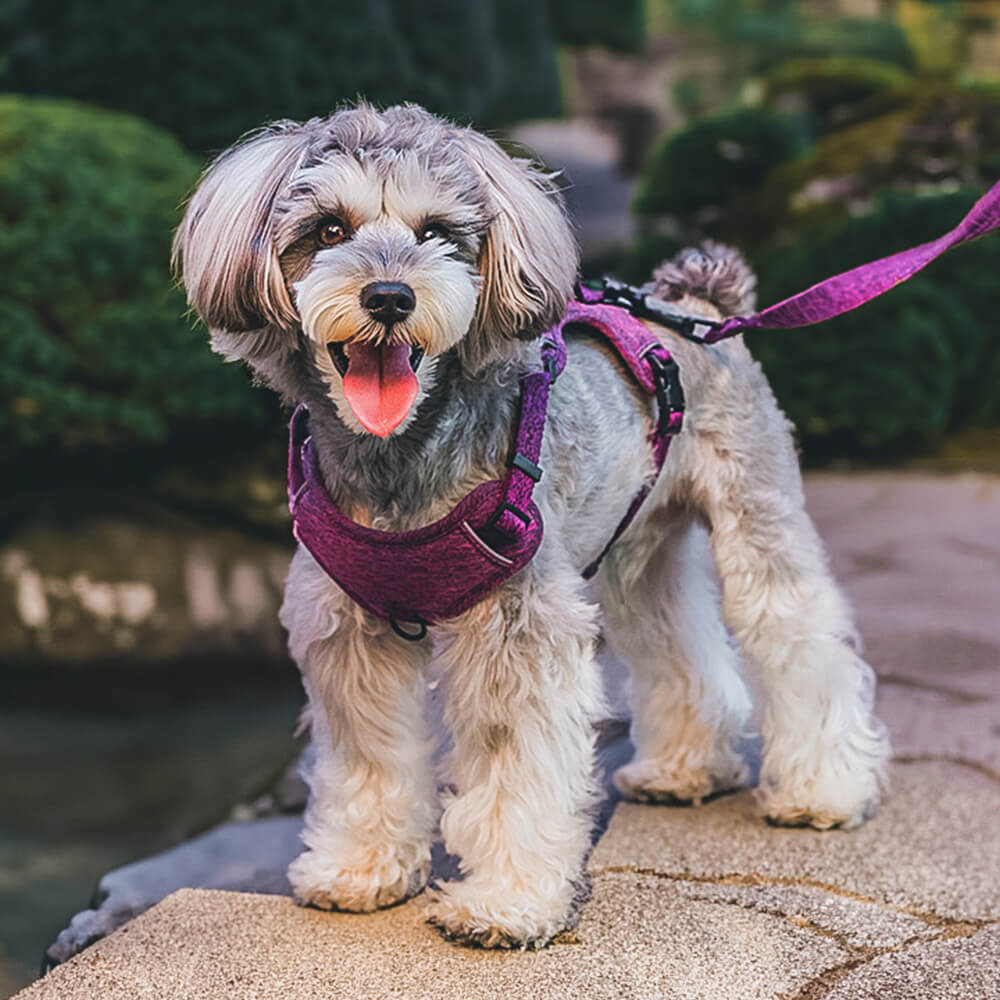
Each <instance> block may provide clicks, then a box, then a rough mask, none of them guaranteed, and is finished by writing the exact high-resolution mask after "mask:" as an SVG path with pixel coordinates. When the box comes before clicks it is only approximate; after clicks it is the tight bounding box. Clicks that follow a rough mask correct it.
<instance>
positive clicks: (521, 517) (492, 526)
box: [478, 500, 531, 548]
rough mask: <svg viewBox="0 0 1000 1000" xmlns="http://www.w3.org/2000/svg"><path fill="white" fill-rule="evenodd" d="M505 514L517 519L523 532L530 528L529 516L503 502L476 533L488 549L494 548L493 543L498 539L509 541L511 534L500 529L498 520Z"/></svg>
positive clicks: (510, 504)
mask: <svg viewBox="0 0 1000 1000" xmlns="http://www.w3.org/2000/svg"><path fill="white" fill-rule="evenodd" d="M505 513H508V514H511V515H513V516H514V517H516V518H517V520H518V521H520V522H521V523H522V524H523V525H524V528H525V530H527V529H528V528H530V527H531V515H530V514H527V513H526V512H525V511H523V510H521V508H520V507H515V506H514V504H512V503H511V502H510V501H509V500H504V502H503V503H502V504H500V506H499V507H497V509H496V510H495V511H493V513H492V514H490V518H489V520H488V521H487V522H486V523H485V524H484V525H483V527H482V528H481V529H480V531H479V532H478V535H479V537H480V538H482V540H483V541H484V542H486V544H487V545H489V546H490V548H496V545H494V544H493V543H494V542H495V541H497V540H498V539H503V540H506V541H508V542H509V541H510V538H511V533H510V532H509V531H505V530H504V529H503V528H501V527H500V518H502V517H503V516H504V514H505Z"/></svg>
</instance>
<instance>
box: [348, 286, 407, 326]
mask: <svg viewBox="0 0 1000 1000" xmlns="http://www.w3.org/2000/svg"><path fill="white" fill-rule="evenodd" d="M416 304H417V297H416V296H415V295H414V294H413V289H412V288H410V286H409V285H404V284H403V282H401V281H373V282H372V283H371V284H370V285H365V287H364V288H362V289H361V305H363V306H364V307H365V309H367V310H368V311H369V312H370V313H371V314H372V318H373V319H377V320H378V321H379V322H380V323H386V324H389V323H399V322H400V321H401V320H404V319H406V317H407V316H409V315H410V313H411V312H413V308H414V306H416Z"/></svg>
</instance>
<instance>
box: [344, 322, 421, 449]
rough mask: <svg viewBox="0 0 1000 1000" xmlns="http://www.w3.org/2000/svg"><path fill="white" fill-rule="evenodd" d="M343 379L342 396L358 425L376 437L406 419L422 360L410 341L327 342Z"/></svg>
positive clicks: (417, 384)
mask: <svg viewBox="0 0 1000 1000" xmlns="http://www.w3.org/2000/svg"><path fill="white" fill-rule="evenodd" d="M327 348H328V350H329V352H330V358H331V359H332V360H333V363H334V365H336V367H337V371H339V372H340V375H341V377H342V378H343V380H344V396H345V397H346V398H347V402H348V405H349V406H350V407H351V409H352V410H353V411H354V415H355V416H356V417H357V418H358V421H359V422H360V424H361V426H362V427H364V428H365V430H367V431H370V432H371V433H372V434H375V435H377V436H378V437H386V436H388V435H389V434H391V433H392V432H393V431H394V430H395V429H396V428H397V427H398V426H399V425H400V424H401V423H402V422H403V420H405V419H406V415H407V414H408V413H409V412H410V408H411V407H412V406H413V402H414V400H415V399H416V398H417V392H418V391H419V389H420V385H419V383H418V382H417V376H416V371H417V369H418V368H419V367H420V362H421V361H423V359H424V351H423V348H422V347H416V346H414V345H413V344H385V343H381V344H372V343H367V342H365V341H360V340H358V341H351V342H349V343H347V344H344V343H341V342H335V343H331V344H328V345H327Z"/></svg>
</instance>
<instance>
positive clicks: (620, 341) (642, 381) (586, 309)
mask: <svg viewBox="0 0 1000 1000" xmlns="http://www.w3.org/2000/svg"><path fill="white" fill-rule="evenodd" d="M603 295H604V291H603V290H595V289H592V288H588V287H587V286H586V285H577V287H576V296H577V299H578V300H579V301H575V302H570V303H569V305H568V307H567V309H566V318H565V319H564V320H563V324H562V325H563V326H568V325H571V324H573V323H579V324H582V325H585V326H589V327H594V328H596V329H597V330H598V331H599V332H600V333H601V335H602V336H603V337H604V338H605V339H606V340H608V341H609V342H610V343H611V345H612V347H614V349H615V353H616V354H617V355H618V358H619V360H621V362H622V363H623V364H624V365H625V367H626V368H627V369H628V372H629V374H630V375H631V376H632V378H633V379H634V380H635V381H636V382H637V383H638V384H639V386H640V387H641V388H642V389H644V390H645V391H646V392H647V393H648V394H649V395H650V396H655V397H656V403H657V414H656V422H655V424H654V425H653V429H652V432H651V433H650V435H649V444H650V448H651V450H652V453H653V470H652V473H651V474H650V476H649V478H648V479H647V480H646V482H645V483H644V484H643V486H642V488H641V489H640V490H639V492H638V493H637V494H636V495H635V497H634V498H633V499H632V503H631V504H630V505H629V508H628V510H627V511H626V512H625V516H624V517H623V518H622V520H621V521H620V522H619V524H618V527H617V528H616V529H615V531H614V534H612V536H611V538H610V539H608V543H607V544H606V545H605V546H604V548H603V549H602V550H601V552H600V553H599V554H598V556H597V558H595V559H594V560H593V561H592V562H591V563H590V564H589V565H588V566H587V568H586V569H585V570H584V571H583V577H584V579H585V580H589V579H590V578H591V577H592V576H593V575H594V574H595V573H596V572H597V570H598V567H599V566H600V565H601V562H602V560H603V559H604V557H605V556H606V555H607V554H608V552H609V551H610V549H611V546H612V545H614V544H615V542H616V541H618V539H619V538H620V537H621V536H622V534H624V532H625V530H626V529H627V528H628V526H629V525H630V524H631V523H632V521H633V520H634V519H635V516H636V514H638V512H639V508H640V507H641V506H642V503H643V501H644V500H645V499H646V497H647V496H648V495H649V492H650V490H651V489H652V488H653V484H654V483H655V482H656V480H657V478H658V477H659V475H660V470H661V469H662V468H663V463H664V462H665V461H666V458H667V451H668V449H669V448H670V439H671V438H672V437H673V436H674V435H675V434H678V433H679V432H680V430H681V427H682V425H683V421H684V394H683V391H682V390H681V383H680V376H679V373H678V370H677V362H676V361H674V359H673V357H672V356H671V354H670V351H669V350H668V349H667V348H666V347H665V346H664V345H663V344H662V342H661V341H660V339H659V338H658V337H657V336H656V334H655V333H653V332H652V331H651V330H650V329H649V328H648V327H647V326H646V325H645V324H643V323H640V322H638V321H637V320H635V319H632V318H631V317H629V320H628V321H623V320H624V316H626V315H628V314H627V313H626V314H624V315H623V313H622V309H621V307H620V305H611V304H607V303H602V301H601V299H602V296H603Z"/></svg>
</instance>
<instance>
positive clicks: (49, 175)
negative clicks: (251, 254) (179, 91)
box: [0, 96, 268, 460]
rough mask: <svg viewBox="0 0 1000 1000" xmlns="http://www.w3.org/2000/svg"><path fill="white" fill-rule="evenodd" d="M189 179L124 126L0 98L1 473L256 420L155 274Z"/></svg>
mask: <svg viewBox="0 0 1000 1000" xmlns="http://www.w3.org/2000/svg"><path fill="white" fill-rule="evenodd" d="M198 169H199V165H198V164H197V163H196V162H195V161H194V160H193V159H192V158H191V157H190V156H189V155H188V154H187V153H185V152H184V150H183V149H182V148H181V146H180V144H179V143H178V142H177V141H176V140H175V139H174V138H173V137H171V136H170V135H168V134H167V133H165V132H162V131H160V130H159V129H157V128H154V127H153V126H151V125H148V124H146V123H145V122H142V121H139V120H138V119H136V118H133V117H131V116H129V115H123V114H116V113H111V112H107V111H101V110H97V109H95V108H89V107H86V106H83V105H78V104H74V103H71V102H65V101H51V100H39V99H31V98H22V97H13V96H6V97H2V98H0V217H2V218H3V220H4V225H3V226H2V227H0V260H2V262H3V272H4V274H3V283H2V284H0V459H3V460H10V459H11V458H13V457H16V456H18V455H19V454H21V453H23V452H24V450H25V449H29V448H32V447H37V446H39V445H47V446H52V447H54V448H55V449H57V450H59V451H63V452H65V451H67V450H73V449H77V448H92V447H94V446H120V445H132V444H148V443H161V442H164V441H165V440H166V439H167V437H168V434H170V433H171V432H172V431H174V430H177V431H178V432H181V431H184V430H191V429H193V428H196V427H202V428H205V427H207V426H208V423H209V422H210V421H214V420H216V419H222V420H225V419H233V420H237V419H238V420H241V421H249V422H251V423H255V422H259V421H260V420H261V419H262V416H263V413H265V412H268V411H266V410H265V409H263V398H264V396H265V394H264V393H255V392H254V391H253V390H252V389H251V387H250V386H249V384H248V382H247V379H246V375H245V373H244V372H243V371H241V370H239V369H238V368H236V367H235V366H227V365H223V364H221V363H220V361H219V359H218V358H217V357H216V356H215V355H213V354H212V353H211V351H210V349H209V347H208V343H207V337H206V336H205V334H204V331H201V330H195V329H194V328H193V324H192V323H191V322H190V321H189V320H188V319H187V318H186V317H185V310H186V306H185V302H184V298H183V296H182V294H181V293H180V292H179V291H178V290H177V289H175V288H174V287H173V284H172V282H171V279H170V275H169V252H170V238H171V232H172V229H173V227H174V225H176V223H177V221H178V217H179V208H178V206H179V205H180V203H181V201H182V200H183V199H184V197H185V195H186V194H187V192H188V191H189V189H190V188H191V187H192V185H193V183H194V181H195V179H196V178H197V176H198Z"/></svg>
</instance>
